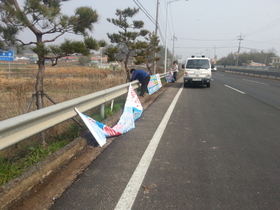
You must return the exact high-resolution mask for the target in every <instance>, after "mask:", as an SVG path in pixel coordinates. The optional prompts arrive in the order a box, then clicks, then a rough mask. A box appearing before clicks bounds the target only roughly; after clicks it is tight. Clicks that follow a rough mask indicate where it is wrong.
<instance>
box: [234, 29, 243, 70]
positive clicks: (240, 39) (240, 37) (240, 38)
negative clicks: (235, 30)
mask: <svg viewBox="0 0 280 210" xmlns="http://www.w3.org/2000/svg"><path fill="white" fill-rule="evenodd" d="M238 40H239V45H238V50H237V58H236V63H235V66H237V65H238V60H239V52H240V46H241V41H242V40H243V39H242V33H241V34H240V36H239V39H238Z"/></svg>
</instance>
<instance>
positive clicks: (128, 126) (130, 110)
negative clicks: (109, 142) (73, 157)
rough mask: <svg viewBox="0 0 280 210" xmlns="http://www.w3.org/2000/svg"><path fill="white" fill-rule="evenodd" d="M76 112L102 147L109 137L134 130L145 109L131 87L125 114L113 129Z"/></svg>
mask: <svg viewBox="0 0 280 210" xmlns="http://www.w3.org/2000/svg"><path fill="white" fill-rule="evenodd" d="M75 111H76V112H77V114H78V115H79V116H80V117H81V119H82V120H83V122H84V123H85V124H86V126H87V127H88V129H89V131H90V132H91V133H92V135H93V136H94V138H95V140H96V141H97V142H98V144H99V146H100V147H102V146H103V145H104V144H106V138H107V137H113V136H118V135H121V134H124V133H126V132H128V131H130V130H132V129H134V128H135V124H134V121H135V120H136V119H138V118H139V117H140V116H141V115H142V113H143V107H142V105H141V103H140V100H139V98H138V96H137V94H136V93H135V91H134V89H133V88H132V86H131V85H130V86H129V89H128V94H127V98H126V102H125V106H124V111H123V114H122V115H121V117H120V119H119V121H118V123H117V124H116V125H115V126H114V127H112V128H110V127H109V126H107V125H104V124H102V123H100V122H98V121H96V120H94V119H92V118H91V117H89V116H87V115H85V114H83V113H81V112H80V111H79V110H78V109H77V108H76V107H75Z"/></svg>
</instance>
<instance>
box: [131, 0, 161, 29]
mask: <svg viewBox="0 0 280 210" xmlns="http://www.w3.org/2000/svg"><path fill="white" fill-rule="evenodd" d="M133 1H134V3H135V4H136V5H137V6H138V7H139V9H141V10H142V12H143V13H144V14H145V15H146V16H147V17H148V18H149V19H150V20H151V21H152V23H153V24H156V21H155V19H154V18H153V17H152V16H151V15H150V14H149V12H148V11H147V10H146V9H145V7H143V5H142V4H141V3H140V2H139V1H138V0H133Z"/></svg>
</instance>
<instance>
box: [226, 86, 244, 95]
mask: <svg viewBox="0 0 280 210" xmlns="http://www.w3.org/2000/svg"><path fill="white" fill-rule="evenodd" d="M225 86H226V87H228V88H230V89H232V90H235V91H236V92H238V93H241V94H246V93H244V92H242V91H240V90H237V89H235V88H233V87H231V86H228V85H225Z"/></svg>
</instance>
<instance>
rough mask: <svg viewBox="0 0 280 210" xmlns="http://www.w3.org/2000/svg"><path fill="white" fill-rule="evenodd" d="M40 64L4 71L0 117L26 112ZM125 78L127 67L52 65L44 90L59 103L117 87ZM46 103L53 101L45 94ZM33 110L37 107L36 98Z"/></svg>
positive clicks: (49, 103)
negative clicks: (102, 68) (97, 67)
mask: <svg viewBox="0 0 280 210" xmlns="http://www.w3.org/2000/svg"><path fill="white" fill-rule="evenodd" d="M34 67H36V65H32V66H29V67H28V66H26V67H25V69H24V70H20V71H18V70H15V71H11V73H12V74H11V75H10V77H9V76H8V73H7V71H4V70H1V71H0V94H1V97H0V121H2V120H5V119H8V118H11V117H15V116H18V115H21V114H24V112H25V110H26V107H27V105H28V102H29V100H30V99H31V98H32V93H33V92H34V90H35V89H34V86H35V82H36V73H37V69H36V68H34ZM124 82H125V73H124V72H123V71H112V70H100V69H93V68H90V67H78V66H70V67H54V68H52V67H48V68H46V70H45V79H44V91H45V93H47V94H48V95H49V96H50V97H51V98H52V99H53V100H54V101H55V102H56V103H61V102H64V101H67V100H70V99H74V98H77V97H80V96H84V95H87V94H90V93H94V92H97V91H100V90H104V89H106V88H109V87H114V86H117V85H120V84H123V83H124ZM44 105H45V107H46V106H50V105H52V102H51V101H49V100H48V99H47V98H44ZM31 110H36V107H35V102H33V103H32V107H31Z"/></svg>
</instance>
